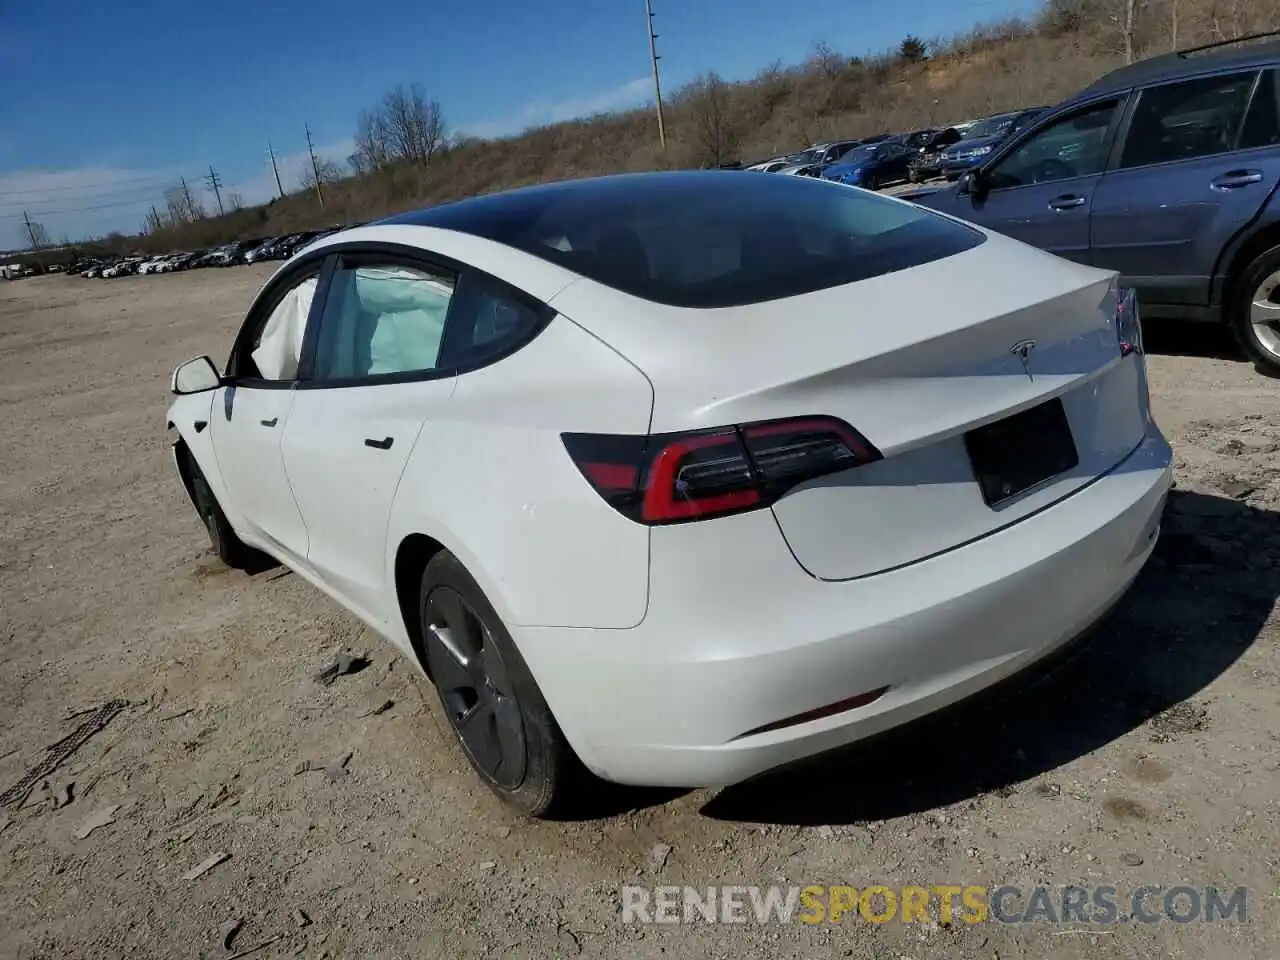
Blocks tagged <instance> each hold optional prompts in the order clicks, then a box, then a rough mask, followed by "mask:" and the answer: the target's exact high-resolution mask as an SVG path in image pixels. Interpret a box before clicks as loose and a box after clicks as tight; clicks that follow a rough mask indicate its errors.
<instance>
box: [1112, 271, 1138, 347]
mask: <svg viewBox="0 0 1280 960" xmlns="http://www.w3.org/2000/svg"><path fill="white" fill-rule="evenodd" d="M1116 339H1117V340H1119V341H1120V356H1122V357H1127V356H1129V355H1130V354H1132V353H1138V354H1140V353H1142V321H1141V319H1140V318H1139V317H1138V295H1137V293H1135V292H1134V290H1133V288H1132V287H1119V288H1118V289H1117V290H1116Z"/></svg>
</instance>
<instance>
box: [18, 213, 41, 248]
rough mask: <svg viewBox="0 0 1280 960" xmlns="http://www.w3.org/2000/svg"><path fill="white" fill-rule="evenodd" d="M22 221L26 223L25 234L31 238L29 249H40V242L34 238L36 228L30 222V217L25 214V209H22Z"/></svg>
mask: <svg viewBox="0 0 1280 960" xmlns="http://www.w3.org/2000/svg"><path fill="white" fill-rule="evenodd" d="M22 222H23V223H25V224H26V225H27V236H28V237H30V238H31V250H32V252H35V251H37V250H39V249H40V242H39V241H38V240H37V239H36V228H35V227H34V226H32V224H31V217H29V216H28V215H27V211H25V210H23V211H22Z"/></svg>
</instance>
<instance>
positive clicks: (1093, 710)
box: [702, 491, 1280, 825]
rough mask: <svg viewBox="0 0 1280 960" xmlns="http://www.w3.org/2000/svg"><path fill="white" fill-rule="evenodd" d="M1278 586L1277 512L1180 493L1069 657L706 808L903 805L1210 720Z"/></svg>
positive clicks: (823, 818) (772, 814)
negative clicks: (1135, 571) (1206, 707)
mask: <svg viewBox="0 0 1280 960" xmlns="http://www.w3.org/2000/svg"><path fill="white" fill-rule="evenodd" d="M1272 564H1277V565H1276V566H1273V565H1272ZM1277 595H1280V514H1278V513H1276V512H1273V511H1269V510H1259V509H1256V508H1253V507H1250V506H1247V505H1245V504H1242V503H1238V502H1236V501H1233V500H1227V499H1225V498H1221V497H1216V496H1206V495H1204V494H1198V493H1185V492H1178V491H1175V492H1174V493H1173V494H1172V495H1171V497H1170V502H1169V512H1168V513H1167V514H1166V520H1165V527H1164V531H1163V533H1162V536H1161V539H1160V543H1159V545H1158V546H1157V548H1156V553H1155V555H1154V556H1153V558H1152V561H1151V563H1150V564H1149V565H1148V567H1147V569H1146V570H1145V571H1144V573H1143V575H1142V576H1141V577H1140V578H1139V580H1138V582H1137V584H1136V585H1135V586H1134V588H1133V591H1132V593H1131V594H1130V595H1129V596H1128V597H1127V598H1126V599H1125V600H1124V601H1123V603H1122V604H1121V606H1120V607H1119V608H1118V609H1117V611H1116V614H1115V616H1114V618H1113V619H1112V620H1111V621H1110V622H1109V623H1108V624H1107V625H1106V626H1105V627H1104V628H1103V629H1101V630H1100V631H1099V632H1098V634H1097V636H1096V638H1095V639H1094V641H1093V642H1092V643H1090V644H1088V645H1086V646H1084V647H1083V648H1082V649H1081V650H1080V652H1079V653H1078V655H1077V656H1075V657H1074V658H1073V659H1071V660H1070V661H1068V662H1066V663H1064V664H1062V665H1060V666H1059V667H1058V668H1057V669H1056V670H1054V671H1053V672H1052V673H1049V674H1048V675H1043V676H1037V677H1030V676H1026V677H1023V678H1021V682H1020V683H1015V684H1013V685H1011V687H1010V688H1009V689H1008V690H1006V691H1005V692H1004V693H1003V695H1001V696H998V697H994V698H993V697H990V696H988V697H985V698H982V699H979V700H975V701H973V702H970V703H966V704H963V705H961V706H959V707H958V708H953V710H951V711H949V712H947V713H945V714H940V715H936V716H935V717H933V718H931V719H926V720H924V721H921V722H919V723H917V724H915V725H912V726H910V727H907V728H903V729H900V730H898V731H896V732H892V733H890V734H887V735H885V736H884V737H882V738H879V739H877V740H876V741H875V742H874V743H871V744H866V745H861V746H855V747H852V748H849V749H847V750H845V751H843V752H841V753H839V754H830V755H827V756H825V757H821V758H818V759H817V760H815V761H813V762H811V763H808V764H806V765H805V766H803V767H802V768H801V767H796V768H792V769H790V770H787V771H782V772H779V773H774V774H771V775H769V776H766V777H763V778H760V779H757V780H754V781H750V782H747V783H743V784H739V785H736V786H733V787H729V788H726V789H724V790H722V791H721V792H720V793H719V794H718V795H716V796H715V797H714V798H713V799H712V800H711V801H710V802H708V803H707V804H705V805H704V807H703V809H702V812H703V813H704V814H705V815H706V816H708V817H713V818H716V819H720V820H733V821H747V822H755V823H778V824H799V825H805V824H807V825H820V824H846V823H855V822H859V821H864V820H877V819H883V818H888V817H897V816H902V815H906V814H911V813H917V812H922V811H926V810H929V809H932V808H936V807H939V806H943V805H946V804H951V803H956V802H961V801H965V800H969V799H973V798H976V797H979V796H981V795H983V794H987V793H991V792H1007V791H1009V790H1010V789H1017V787H1018V785H1019V784H1022V783H1025V782H1026V781H1028V780H1031V779H1033V778H1037V777H1041V776H1043V775H1046V774H1051V772H1052V771H1053V770H1055V769H1056V768H1058V767H1060V766H1062V765H1063V764H1065V763H1068V762H1070V761H1071V760H1074V759H1076V758H1078V757H1080V756H1082V755H1084V754H1087V753H1089V752H1091V751H1093V750H1096V749H1098V748H1100V747H1102V746H1104V745H1105V744H1108V743H1110V742H1111V741H1113V740H1115V739H1117V738H1119V737H1121V736H1124V735H1125V734H1128V733H1130V732H1131V731H1133V730H1134V729H1135V728H1137V727H1139V726H1141V725H1143V724H1149V726H1150V729H1151V731H1152V735H1153V736H1156V737H1157V738H1160V737H1168V738H1176V737H1177V736H1179V735H1182V734H1185V733H1190V732H1192V731H1194V730H1199V729H1202V728H1204V727H1205V725H1206V724H1207V725H1209V726H1210V727H1211V725H1212V717H1211V715H1206V714H1205V713H1204V711H1203V710H1202V709H1201V708H1200V706H1199V705H1198V704H1196V703H1195V702H1194V701H1192V702H1189V703H1188V702H1187V701H1189V700H1191V698H1194V697H1195V695H1196V694H1197V693H1199V692H1200V691H1201V690H1203V689H1204V688H1205V686H1206V685H1208V684H1209V683H1210V682H1211V681H1213V680H1214V679H1215V678H1216V677H1218V676H1219V675H1220V674H1222V673H1223V672H1224V671H1225V670H1226V669H1227V668H1229V667H1230V666H1231V665H1232V664H1233V663H1234V662H1235V661H1236V660H1237V659H1238V658H1239V657H1240V656H1241V654H1242V653H1243V652H1244V651H1245V650H1246V649H1247V648H1248V647H1249V645H1250V644H1252V643H1253V641H1254V640H1255V638H1256V637H1257V636H1258V634H1259V632H1260V631H1261V630H1262V627H1263V624H1264V623H1265V621H1266V619H1267V617H1268V615H1269V613H1270V611H1271V609H1272V607H1273V605H1274V602H1275V599H1276V597H1277ZM1046 779H1050V780H1051V779H1052V777H1047V778H1046Z"/></svg>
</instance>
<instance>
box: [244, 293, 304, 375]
mask: <svg viewBox="0 0 1280 960" xmlns="http://www.w3.org/2000/svg"><path fill="white" fill-rule="evenodd" d="M315 295H316V279H315V278H314V277H312V278H311V279H309V280H304V281H302V283H300V284H298V285H297V286H296V287H294V288H293V289H292V290H290V291H289V292H288V293H287V294H285V296H284V299H283V300H281V301H280V302H279V303H278V304H277V305H276V308H275V309H274V310H273V311H271V316H270V317H268V318H267V324H266V326H265V327H263V328H262V336H261V337H259V338H258V346H257V348H256V349H255V350H254V351H253V362H254V363H255V364H256V365H257V367H258V372H259V373H260V374H262V376H263V377H264V378H265V379H267V380H292V379H293V378H294V377H296V376H297V375H298V361H299V360H300V359H301V357H302V338H303V335H304V334H305V333H306V327H307V314H309V313H310V312H311V301H312V299H313V298H314V297H315Z"/></svg>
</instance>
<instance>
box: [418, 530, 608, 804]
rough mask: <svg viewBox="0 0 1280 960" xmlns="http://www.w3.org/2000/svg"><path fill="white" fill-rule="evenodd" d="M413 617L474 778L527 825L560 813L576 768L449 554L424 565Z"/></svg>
mask: <svg viewBox="0 0 1280 960" xmlns="http://www.w3.org/2000/svg"><path fill="white" fill-rule="evenodd" d="M419 611H420V618H419V622H420V623H421V624H422V643H423V646H424V648H425V652H426V660H427V663H426V666H427V671H428V673H429V674H430V676H431V680H432V682H433V683H434V684H435V688H436V693H437V695H438V696H439V698H440V705H441V707H442V708H443V710H444V714H445V718H446V719H447V720H448V721H449V726H450V727H451V728H452V730H453V732H454V735H455V736H456V737H457V738H458V743H459V745H460V746H461V747H462V752H463V753H464V754H465V755H466V757H467V760H468V761H469V762H470V763H471V766H472V767H473V768H474V769H475V771H476V773H478V774H479V775H480V778H481V779H482V780H483V781H484V782H485V784H486V785H487V786H488V787H489V788H490V789H491V790H492V791H493V792H494V793H496V794H497V795H498V796H499V797H501V798H502V799H503V800H504V801H506V802H507V803H508V804H510V805H511V806H513V807H515V808H516V809H518V810H520V811H521V812H523V813H525V814H527V815H529V816H531V817H542V816H547V815H548V814H550V813H551V812H552V811H553V809H554V808H558V807H561V806H562V805H563V804H564V802H565V796H566V794H567V793H568V792H569V790H570V789H571V786H572V784H571V781H572V780H574V779H577V778H578V777H580V776H582V774H583V770H582V768H581V765H580V763H579V761H578V759H577V757H576V755H575V754H574V753H573V749H572V748H571V747H570V746H569V744H568V742H567V741H566V740H565V738H564V735H563V734H562V733H561V732H560V727H559V725H558V724H557V723H556V721H555V718H554V717H553V716H552V715H551V710H550V708H549V707H548V706H547V702H546V700H544V699H543V696H542V691H540V690H539V689H538V685H537V683H535V682H534V679H533V675H532V674H531V673H530V672H529V668H528V666H526V664H525V662H524V658H523V657H521V656H520V651H519V650H517V649H516V646H515V643H514V642H513V641H512V639H511V635H510V634H509V633H508V632H507V628H506V627H505V626H504V625H503V623H502V620H501V618H500V617H499V616H498V615H497V613H496V612H495V611H494V609H493V606H492V605H491V604H490V603H489V601H488V599H486V597H485V595H484V593H483V592H482V591H481V590H480V587H479V586H478V585H477V584H476V582H475V580H474V579H473V578H472V577H471V575H470V574H469V573H468V572H467V571H466V568H464V567H463V566H462V564H461V563H459V562H458V559H457V558H456V557H454V556H453V554H451V553H449V552H447V551H442V552H441V553H438V554H437V555H436V556H434V557H432V558H431V560H430V561H429V562H428V563H427V567H426V569H425V570H424V571H423V574H422V587H421V591H420V595H419Z"/></svg>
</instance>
